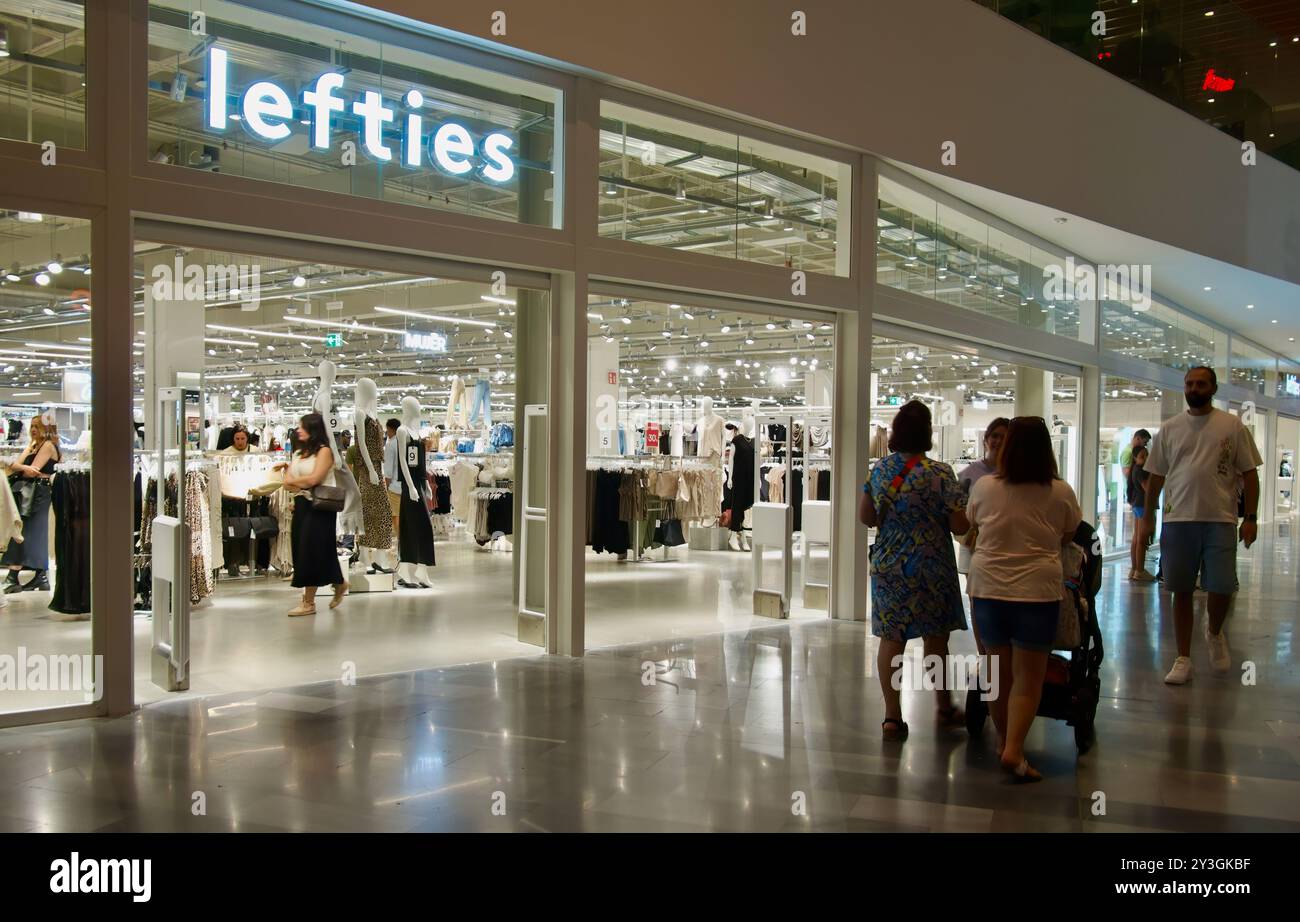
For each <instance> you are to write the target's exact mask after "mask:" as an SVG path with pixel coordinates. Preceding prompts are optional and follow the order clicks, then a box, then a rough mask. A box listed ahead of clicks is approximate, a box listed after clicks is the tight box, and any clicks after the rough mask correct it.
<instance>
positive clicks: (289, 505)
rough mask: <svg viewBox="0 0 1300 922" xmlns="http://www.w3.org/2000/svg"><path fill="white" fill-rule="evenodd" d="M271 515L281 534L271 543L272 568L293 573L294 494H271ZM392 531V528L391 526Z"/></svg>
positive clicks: (281, 491)
mask: <svg viewBox="0 0 1300 922" xmlns="http://www.w3.org/2000/svg"><path fill="white" fill-rule="evenodd" d="M270 503H271V515H273V516H274V517H275V521H276V525H277V527H278V529H279V533H278V534H277V535H276V536H275V541H273V542H272V543H271V566H273V567H275V568H276V569H277V570H279V571H280V572H281V573H292V572H293V494H292V493H290V492H289V491H288V490H286V489H281V490H277V491H276V492H274V493H272V494H271V497H270ZM390 530H391V526H390Z"/></svg>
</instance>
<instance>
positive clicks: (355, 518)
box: [334, 465, 388, 537]
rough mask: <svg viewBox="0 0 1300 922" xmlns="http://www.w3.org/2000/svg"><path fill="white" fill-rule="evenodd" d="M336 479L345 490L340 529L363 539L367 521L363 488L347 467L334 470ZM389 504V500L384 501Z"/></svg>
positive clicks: (344, 532)
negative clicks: (364, 514)
mask: <svg viewBox="0 0 1300 922" xmlns="http://www.w3.org/2000/svg"><path fill="white" fill-rule="evenodd" d="M334 478H335V481H336V482H337V483H338V485H339V486H340V487H342V488H343V491H344V495H343V511H342V512H340V513H338V528H339V531H341V532H342V533H343V534H345V535H356V536H357V537H362V536H363V535H365V533H366V520H365V518H364V516H363V514H362V504H361V487H360V486H359V485H358V484H357V478H355V477H353V476H352V472H351V471H350V470H348V468H347V466H346V465H344V466H343V467H336V468H334ZM384 502H385V503H387V502H388V500H387V499H385V500H384Z"/></svg>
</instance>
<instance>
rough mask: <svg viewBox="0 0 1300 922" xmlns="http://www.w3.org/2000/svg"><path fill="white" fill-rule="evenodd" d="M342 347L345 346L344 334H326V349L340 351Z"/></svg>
mask: <svg viewBox="0 0 1300 922" xmlns="http://www.w3.org/2000/svg"><path fill="white" fill-rule="evenodd" d="M342 345H343V334H342V333H326V334H325V347H326V348H327V349H338V348H340V347H341V346H342Z"/></svg>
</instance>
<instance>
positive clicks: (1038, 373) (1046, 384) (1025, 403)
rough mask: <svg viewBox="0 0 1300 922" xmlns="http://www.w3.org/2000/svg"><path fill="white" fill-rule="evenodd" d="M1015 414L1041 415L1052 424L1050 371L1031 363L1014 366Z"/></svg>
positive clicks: (1049, 424)
mask: <svg viewBox="0 0 1300 922" xmlns="http://www.w3.org/2000/svg"><path fill="white" fill-rule="evenodd" d="M1016 415H1017V416H1041V417H1042V418H1043V419H1044V420H1045V421H1046V422H1047V425H1048V426H1051V424H1052V373H1051V372H1050V371H1044V370H1043V369H1041V368H1034V367H1033V366H1031V365H1018V366H1016Z"/></svg>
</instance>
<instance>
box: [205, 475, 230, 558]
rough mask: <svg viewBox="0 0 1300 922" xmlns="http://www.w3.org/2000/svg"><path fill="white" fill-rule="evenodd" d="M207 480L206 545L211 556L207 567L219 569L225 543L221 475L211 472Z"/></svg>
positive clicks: (223, 556)
mask: <svg viewBox="0 0 1300 922" xmlns="http://www.w3.org/2000/svg"><path fill="white" fill-rule="evenodd" d="M207 481H208V547H209V549H210V551H211V554H212V556H211V557H210V558H209V559H208V567H209V568H210V569H212V570H220V569H221V568H222V567H224V566H225V565H226V553H225V543H224V542H223V541H222V540H221V475H220V473H218V472H212V473H210V474H209V475H208V477H207Z"/></svg>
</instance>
